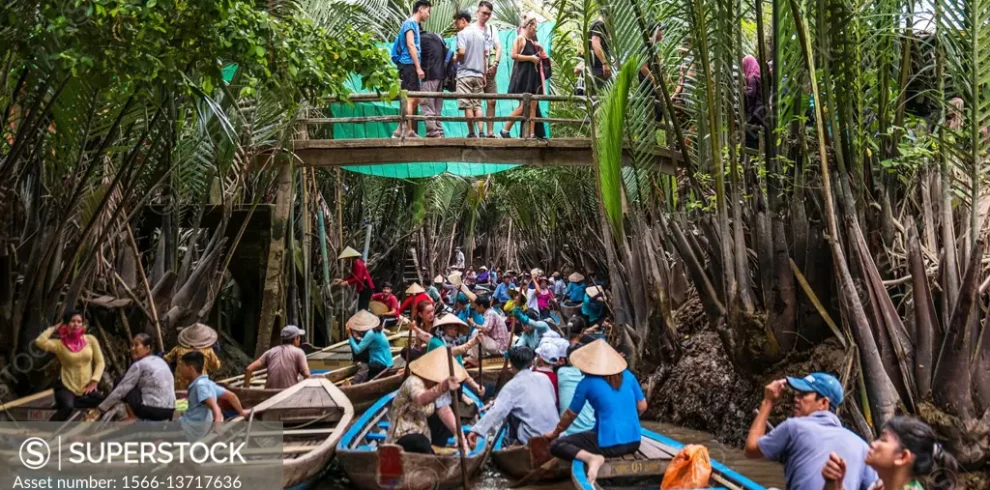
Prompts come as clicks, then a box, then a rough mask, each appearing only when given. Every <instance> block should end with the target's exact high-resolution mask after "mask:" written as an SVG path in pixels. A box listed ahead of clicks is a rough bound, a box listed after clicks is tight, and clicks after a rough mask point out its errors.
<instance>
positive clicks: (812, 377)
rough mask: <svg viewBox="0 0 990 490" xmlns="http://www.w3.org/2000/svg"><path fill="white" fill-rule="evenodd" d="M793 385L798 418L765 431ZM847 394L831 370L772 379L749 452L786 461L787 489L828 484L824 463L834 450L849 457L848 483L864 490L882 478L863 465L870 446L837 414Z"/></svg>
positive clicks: (752, 431) (804, 489)
mask: <svg viewBox="0 0 990 490" xmlns="http://www.w3.org/2000/svg"><path fill="white" fill-rule="evenodd" d="M788 386H790V387H791V389H793V390H794V391H795V394H794V417H792V418H789V419H787V420H785V421H784V422H782V423H781V424H780V425H778V426H777V427H776V428H775V429H774V430H772V431H771V432H770V433H769V434H766V425H767V420H768V419H769V418H770V411H771V410H772V409H773V406H774V405H775V404H776V403H777V402H778V401H779V400H780V399H781V397H782V396H783V393H784V389H785V388H786V387H788ZM842 398H843V393H842V384H841V383H840V382H839V380H837V379H835V376H832V375H831V374H828V373H811V374H809V375H808V376H805V377H803V378H787V379H778V380H777V381H774V382H772V383H770V384H769V385H767V386H766V388H764V391H763V403H761V404H760V411H759V413H758V414H757V416H756V419H755V420H753V425H752V426H751V427H750V428H749V436H748V437H747V438H746V448H745V454H746V456H747V457H749V458H766V459H769V460H772V461H781V462H783V463H784V476H785V477H786V478H787V486H786V488H787V489H788V490H820V489H821V488H823V487H824V485H825V479H824V477H822V467H823V466H825V463H827V462H828V460H829V454H830V453H833V452H834V453H836V454H838V455H839V456H840V457H842V458H843V459H844V460H845V461H846V465H847V469H846V477H845V479H844V480H843V487H844V488H845V489H846V490H865V489H866V488H868V487H869V486H870V485H871V484H872V483H873V482H874V481H875V480H876V479H877V473H876V472H875V471H873V469H872V468H870V467H869V466H867V465H866V464H865V463H864V460H865V459H866V453H867V452H869V450H870V448H869V446H868V445H867V444H866V442H865V441H863V439H861V438H860V437H859V436H857V435H856V434H854V433H853V432H851V431H849V430H848V429H846V428H844V427H842V422H840V421H839V418H838V417H837V416H836V415H835V410H836V409H837V408H838V407H839V404H841V403H842Z"/></svg>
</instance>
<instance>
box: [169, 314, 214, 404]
mask: <svg viewBox="0 0 990 490" xmlns="http://www.w3.org/2000/svg"><path fill="white" fill-rule="evenodd" d="M217 338H218V335H217V331H216V330H213V328H211V327H210V326H208V325H204V324H202V323H196V324H194V325H192V326H191V327H186V328H183V329H182V330H181V331H179V345H177V346H175V347H173V348H172V350H171V351H169V353H168V354H165V362H168V363H175V389H176V391H183V390H185V389H186V388H188V387H189V383H192V382H193V380H192V379H188V378H184V377H183V376H182V373H180V372H179V360H180V359H182V356H184V355H186V353H187V352H192V351H199V352H201V353H202V354H203V374H209V373H213V372H216V371H217V370H218V369H220V358H219V357H217V354H216V352H213V344H216V343H217Z"/></svg>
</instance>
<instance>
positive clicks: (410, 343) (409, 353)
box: [402, 323, 414, 379]
mask: <svg viewBox="0 0 990 490" xmlns="http://www.w3.org/2000/svg"><path fill="white" fill-rule="evenodd" d="M408 328H409V339H408V340H406V370H405V372H404V373H403V375H402V379H406V378H408V377H409V357H411V356H412V350H413V330H414V329H413V326H412V323H410V324H409V325H408Z"/></svg>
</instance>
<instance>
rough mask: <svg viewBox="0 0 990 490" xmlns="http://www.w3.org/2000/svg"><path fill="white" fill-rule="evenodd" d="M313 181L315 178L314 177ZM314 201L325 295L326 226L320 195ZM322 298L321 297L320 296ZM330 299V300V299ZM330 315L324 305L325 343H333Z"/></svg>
mask: <svg viewBox="0 0 990 490" xmlns="http://www.w3.org/2000/svg"><path fill="white" fill-rule="evenodd" d="M313 178H314V179H315V178H316V176H315V175H314V176H313ZM316 197H317V200H316V223H317V227H318V228H319V229H318V231H319V233H320V260H322V261H323V291H324V293H325V294H329V293H330V256H329V254H328V253H327V226H326V218H325V217H324V216H323V206H321V205H320V201H321V195H320V194H319V193H317V196H316ZM320 297H321V298H324V296H323V295H320ZM331 299H332V298H331ZM331 316H332V315H331V314H330V310H329V308H328V307H326V305H324V314H323V323H324V331H325V333H326V336H327V343H328V344H330V343H333V330H332V329H331V321H330V318H331Z"/></svg>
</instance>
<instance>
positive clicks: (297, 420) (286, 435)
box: [232, 378, 354, 490]
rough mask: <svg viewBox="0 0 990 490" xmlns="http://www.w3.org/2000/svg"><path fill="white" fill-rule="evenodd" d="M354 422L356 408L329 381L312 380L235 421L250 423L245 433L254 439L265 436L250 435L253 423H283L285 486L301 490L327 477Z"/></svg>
mask: <svg viewBox="0 0 990 490" xmlns="http://www.w3.org/2000/svg"><path fill="white" fill-rule="evenodd" d="M353 419H354V407H352V406H351V403H350V402H349V401H348V400H347V397H346V396H345V395H344V393H343V392H342V391H340V389H338V388H337V387H336V386H334V384H333V383H331V382H330V381H329V380H327V379H324V378H310V379H304V380H302V381H300V382H299V383H296V384H295V385H293V386H291V387H289V388H286V389H285V390H282V392H281V393H278V394H277V395H275V396H273V397H271V398H269V399H268V400H265V401H264V402H262V403H261V404H259V405H258V406H256V407H254V410H252V411H251V413H250V415H248V417H246V418H243V417H238V418H236V419H234V420H233V421H232V422H243V421H247V422H248V425H247V427H248V429H247V432H244V434H247V435H250V436H251V437H255V436H258V435H263V434H261V433H251V432H250V430H251V424H252V423H258V422H261V423H263V422H281V423H282V426H283V429H282V431H281V433H280V434H281V436H282V448H281V456H282V487H283V488H291V489H293V490H301V489H303V488H306V487H308V486H309V485H310V484H312V483H313V482H315V481H316V480H317V479H318V478H319V477H320V476H321V475H322V474H323V471H324V470H325V469H326V467H327V464H328V463H329V462H330V458H332V457H333V454H334V450H335V449H336V447H337V443H338V442H339V441H340V439H341V438H342V437H343V435H344V431H345V430H347V427H348V426H349V425H350V424H351V421H352V420H353ZM256 421H257V422H256ZM259 425H260V424H259ZM252 456H258V457H265V456H264V454H257V455H252ZM249 463H250V461H249Z"/></svg>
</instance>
